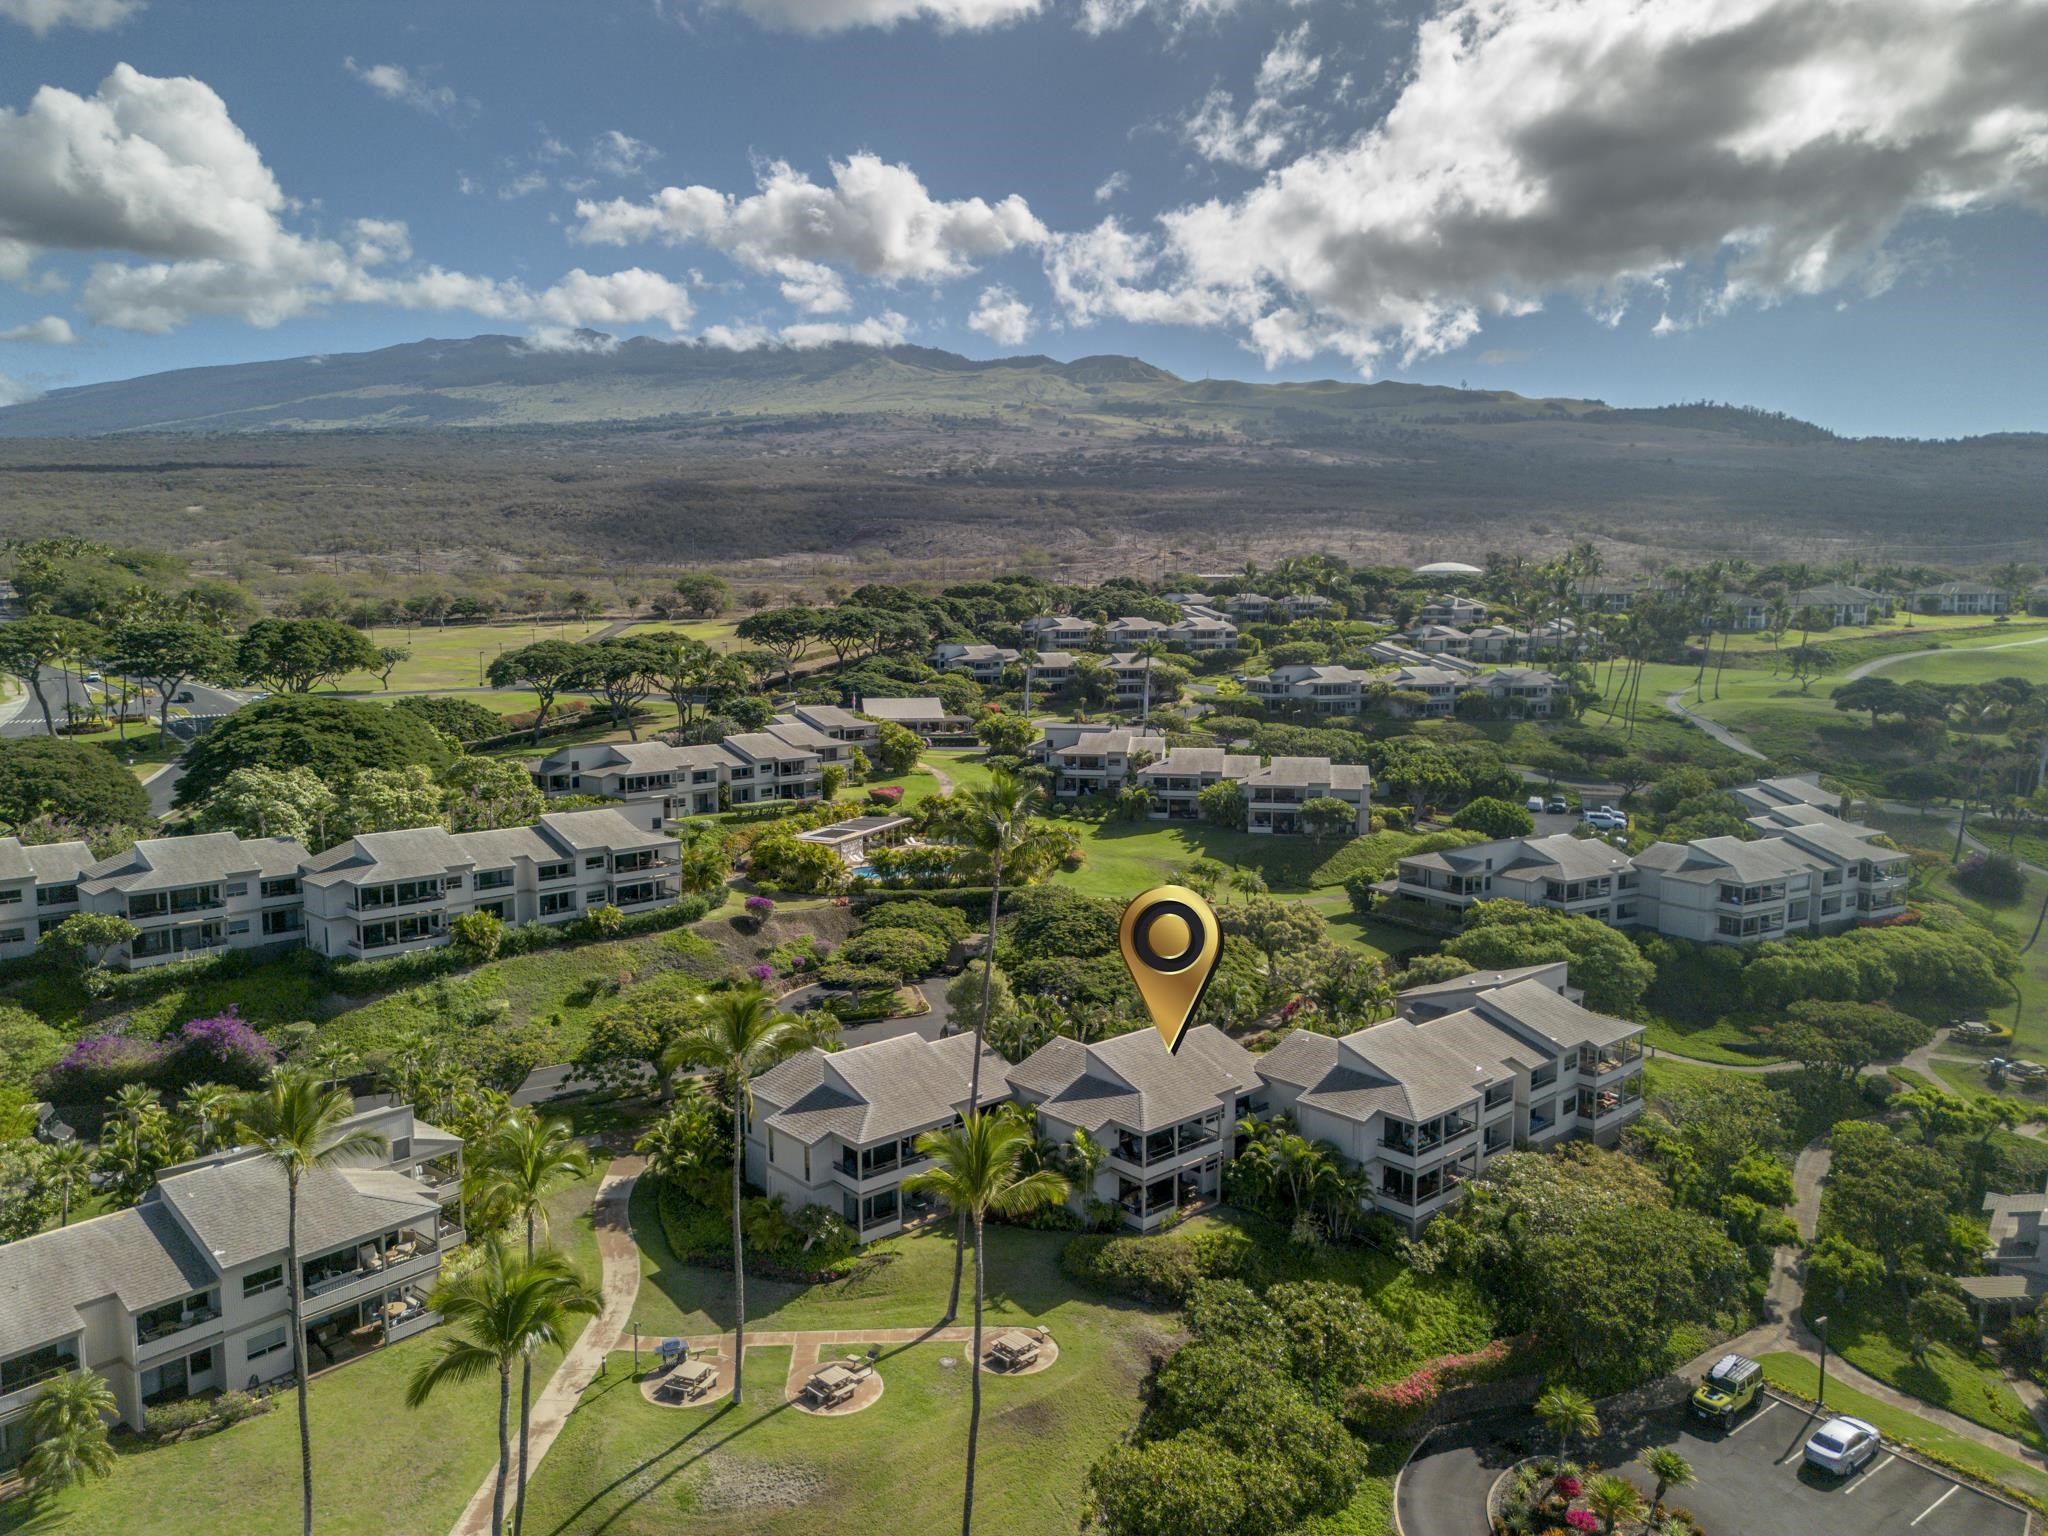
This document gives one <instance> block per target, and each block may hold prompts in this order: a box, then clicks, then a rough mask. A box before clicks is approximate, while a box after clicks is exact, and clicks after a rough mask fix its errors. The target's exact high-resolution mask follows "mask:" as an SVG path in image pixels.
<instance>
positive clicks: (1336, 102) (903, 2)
mask: <svg viewBox="0 0 2048 1536" xmlns="http://www.w3.org/2000/svg"><path fill="white" fill-rule="evenodd" d="M2044 56H2048V0H1853V3H1852V0H1456V3H1448V4H1445V5H1442V6H1427V7H1419V6H1408V7H1405V8H1404V7H1402V6H1400V5H1396V4H1379V3H1374V0H1351V3H1346V0H659V3H655V0H577V3H574V4H565V3H562V0H548V3H539V0H493V3H490V4H483V3H477V0H434V3H428V4H422V3H419V0H413V3H410V4H387V3H382V0H351V3H349V4H347V5H342V6H323V7H314V6H300V5H280V4H277V3H275V0H262V3H255V0H208V3H205V4H195V3H189V0H0V400H4V399H7V398H19V397H21V396H24V395H26V394H29V393H32V392H34V391H36V390H38V389H46V388H55V387H61V386H63V385H65V384H72V383H83V382H90V381H93V380H98V379H105V378H118V377H125V376H128V375H131V374H136V373H143V372H152V371H156V370H160V369H166V368H176V367H185V366H192V365H196V364H205V363H212V362H227V361H240V360H245V359H249V358H256V357H277V356H291V355H296V354H300V353H311V352H326V351H353V350H361V349H365V348H370V347H376V346H381V345H387V344H390V343H394V342H400V341H407V340H413V339H417V338H419V337H421V336H426V335H469V334H476V333H479V332H485V331H509V332H514V333H518V334H524V335H529V336H531V337H532V338H533V339H534V344H535V345H540V346H570V345H590V344H591V343H590V342H589V339H588V337H587V336H586V335H584V334H582V328H585V327H587V328H589V329H592V330H596V331H599V332H603V333H606V334H609V335H614V336H617V335H630V334H648V335H655V336H660V337H663V338H669V339H675V340H677V341H679V342H688V343H690V344H697V345H738V346H760V345H797V346H802V345H815V344H818V343H820V342H823V341H828V340H834V339H842V338H849V339H856V340H884V341H886V340H896V339H902V340H908V341H912V342H916V343H919V344H923V345H929V346H937V347H946V348H951V349H954V350H957V351H961V352H966V353H968V354H970V355H976V356H988V355H992V354H995V353H998V352H1026V351H1029V352H1037V351H1042V352H1046V353H1050V354H1051V355H1053V356H1056V357H1062V358H1071V357H1078V356H1082V355H1085V354H1088V353H1096V352H1124V353H1133V354H1136V355H1138V356H1142V357H1145V358H1147V359H1149V360H1151V361H1153V362H1156V363H1159V364H1160V365H1162V366H1164V367H1167V368H1171V369H1173V370H1174V371H1176V372H1178V373H1181V374H1183V375H1189V376H1201V375H1203V374H1215V375H1228V376H1234V377H1242V378H1316V377H1329V376H1337V377H1359V376H1366V377H1374V378H1405V379H1414V380H1420V381H1425V382H1433V383H1459V382H1461V381H1462V382H1466V383H1469V384H1471V385H1472V386H1474V387H1485V388H1504V389H1513V390H1518V391H1521V392H1523V393H1527V394H1557V395H1572V396H1594V397H1599V398H1602V399H1606V400H1608V401H1611V402H1614V403H1617V404H1619V403H1630V404H1638V403H1660V402H1665V401H1671V400H1684V399H1698V398H1713V399H1725V400H1733V401H1739V402H1742V403H1746V404H1754V405H1758V406H1762V407H1765V408H1769V409H1779V410H1786V411H1790V412H1792V413H1794V414H1797V415H1801V416H1805V417H1808V418H1810V419H1813V420H1817V421H1820V422H1822V423H1824V424H1826V425H1829V426H1832V427H1835V428H1837V429H1838V430H1842V431H1846V432H1856V433H1865V432H1890V433H1901V434H1918V435H1954V434H1960V433H1968V432H1981V431H1994V430H2008V429H2025V430H2041V429H2044V428H2048V374H2044V370H2042V369H2041V368H2040V367H2039V366H2038V360H2039V358H2040V357H2041V356H2042V355H2043V352H2044V344H2048V304H2044V303H2043V301H2042V298H2041V293H2040V290H2041V286H2042V285H2041V277H2040V274H2041V273H2042V271H2043V270H2048V259H2044V258H2048V222H2044V220H2043V218H2042V216H2041V214H2042V210H2043V208H2044V206H2048V169H2044V165H2048V155H2044V153H2043V150H2042V148H2041V144H2042V136H2043V133H2044V129H2043V126H2042V125H2043V124H2044V123H2048V85H2044V83H2043V79H2042V78H2041V76H2042V72H2041V71H2040V70H2038V68H2033V67H2030V66H2029V65H2028V64H2027V60H2029V59H2032V60H2034V61H2038V60H2039V59H2040V58H2041V57H2044Z"/></svg>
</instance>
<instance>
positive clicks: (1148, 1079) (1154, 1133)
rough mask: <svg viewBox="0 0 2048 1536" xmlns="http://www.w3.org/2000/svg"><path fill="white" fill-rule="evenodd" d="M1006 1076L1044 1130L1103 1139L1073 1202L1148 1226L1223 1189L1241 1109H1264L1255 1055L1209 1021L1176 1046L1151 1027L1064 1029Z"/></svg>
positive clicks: (1059, 1137) (1064, 1140)
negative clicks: (1080, 1032)
mask: <svg viewBox="0 0 2048 1536" xmlns="http://www.w3.org/2000/svg"><path fill="white" fill-rule="evenodd" d="M1008 1083H1009V1088H1010V1091H1011V1092H1013V1093H1014V1094H1015V1095H1016V1098H1017V1101H1018V1103H1020V1104H1022V1105H1024V1106H1025V1107H1026V1108H1029V1109H1031V1110H1034V1111H1035V1112H1036V1118H1037V1129H1038V1136H1039V1139H1040V1140H1043V1141H1051V1142H1056V1143H1060V1144H1062V1145H1070V1144H1071V1143H1072V1142H1073V1140H1074V1133H1075V1132H1077V1131H1086V1132H1087V1133H1088V1135H1089V1136H1090V1137H1091V1138H1093V1139H1094V1140H1095V1141H1096V1142H1098V1143H1100V1144H1101V1146H1102V1149H1103V1158H1102V1161H1101V1163H1100V1165H1099V1166H1098V1167H1097V1168H1096V1170H1095V1175H1094V1178H1093V1180H1092V1181H1091V1182H1089V1183H1088V1184H1086V1185H1081V1186H1077V1187H1075V1189H1074V1190H1073V1192H1072V1193H1071V1195H1070V1196H1069V1197H1068V1202H1067V1203H1068V1205H1069V1207H1070V1208H1072V1209H1073V1210H1075V1211H1086V1210H1087V1209H1088V1207H1089V1205H1090V1204H1092V1203H1113V1204H1115V1205H1116V1206H1117V1207H1118V1208H1119V1209H1120V1210H1121V1211H1122V1212H1123V1219H1124V1224H1125V1225H1126V1226H1130V1227H1135V1228H1137V1229H1138V1230H1139V1231H1141V1232H1144V1231H1151V1230H1152V1229H1154V1228H1156V1227H1157V1226H1158V1225H1159V1224H1160V1223H1161V1222H1162V1221H1164V1220H1165V1219H1166V1218H1167V1217H1168V1216H1170V1215H1171V1214H1172V1213H1173V1212H1175V1211H1178V1210H1181V1209H1183V1208H1185V1207H1186V1206H1188V1205H1191V1204H1194V1203H1196V1202H1198V1201H1201V1200H1210V1199H1214V1198H1216V1197H1217V1196H1218V1195H1220V1194H1221V1193H1222V1192H1223V1166H1224V1164H1226V1163H1228V1162H1229V1161H1230V1160H1231V1158H1233V1157H1235V1156H1236V1155H1237V1122H1238V1120H1239V1118H1240V1117H1242V1116H1244V1115H1247V1114H1258V1115H1263V1114H1264V1113H1265V1109H1266V1103H1265V1097H1264V1092H1263V1090H1264V1086H1265V1085H1264V1084H1263V1083H1262V1082H1261V1080H1260V1078H1259V1073H1258V1067H1257V1062H1256V1058H1254V1057H1253V1056H1252V1054H1251V1052H1249V1051H1247V1050H1246V1049H1245V1048H1244V1047H1243V1046H1241V1045H1239V1044H1238V1043H1237V1042H1236V1041H1235V1040H1232V1039H1231V1038H1230V1037H1229V1036H1228V1035H1226V1034H1224V1033H1223V1032H1222V1031H1220V1030H1218V1029H1215V1028H1214V1027H1212V1026H1210V1025H1207V1024H1198V1025H1196V1026H1195V1027H1194V1028H1192V1029H1190V1030H1188V1031H1187V1033H1186V1034H1184V1035H1183V1036H1182V1037H1181V1042H1180V1048H1179V1049H1178V1050H1177V1051H1175V1052H1173V1053H1172V1054H1168V1053H1167V1052H1166V1051H1165V1050H1164V1049H1162V1048H1161V1046H1160V1043H1159V1039H1158V1036H1157V1035H1156V1034H1154V1033H1153V1031H1151V1030H1150V1029H1140V1030H1136V1031H1134V1032H1132V1033H1130V1034H1127V1035H1118V1036H1117V1037H1115V1038H1114V1039H1111V1040H1104V1041H1100V1042H1098V1043H1096V1044H1094V1045H1082V1044H1080V1043H1079V1042H1078V1041H1074V1040H1069V1039H1067V1038H1065V1037H1064V1036H1061V1037H1059V1038H1056V1039H1053V1040H1050V1041H1048V1042H1047V1043H1046V1044H1045V1045H1043V1046H1040V1047H1039V1048H1038V1049H1037V1050H1036V1051H1033V1052H1032V1053H1031V1055H1029V1056H1028V1057H1026V1058H1025V1059H1024V1060H1023V1061H1021V1062H1019V1063H1018V1064H1017V1065H1016V1066H1014V1067H1011V1068H1009V1069H1008Z"/></svg>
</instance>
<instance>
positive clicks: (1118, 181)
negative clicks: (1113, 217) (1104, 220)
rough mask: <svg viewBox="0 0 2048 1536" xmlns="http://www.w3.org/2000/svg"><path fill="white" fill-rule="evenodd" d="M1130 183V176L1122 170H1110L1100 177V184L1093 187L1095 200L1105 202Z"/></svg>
mask: <svg viewBox="0 0 2048 1536" xmlns="http://www.w3.org/2000/svg"><path fill="white" fill-rule="evenodd" d="M1130 184H1131V178H1130V177H1129V176H1127V175H1125V174H1124V173H1123V172H1122V171H1111V172H1110V173H1109V174H1108V175H1107V176H1105V177H1103V178H1102V185H1101V186H1099V187H1097V188H1096V189H1095V201H1097V202H1098V203H1106V202H1108V201H1109V200H1110V199H1111V198H1113V197H1115V196H1116V195H1117V194H1118V193H1120V192H1122V191H1124V190H1125V189H1126V188H1127V187H1129V186H1130Z"/></svg>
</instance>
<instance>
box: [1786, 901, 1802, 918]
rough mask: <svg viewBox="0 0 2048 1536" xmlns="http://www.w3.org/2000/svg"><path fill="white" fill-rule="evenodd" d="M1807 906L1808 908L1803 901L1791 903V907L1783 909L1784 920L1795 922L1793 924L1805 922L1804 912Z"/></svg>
mask: <svg viewBox="0 0 2048 1536" xmlns="http://www.w3.org/2000/svg"><path fill="white" fill-rule="evenodd" d="M1807 906H1808V904H1807V903H1806V902H1803V901H1795V902H1793V903H1792V905H1790V906H1789V907H1787V908H1786V909H1785V916H1786V918H1787V919H1788V920H1789V921H1791V922H1795V923H1803V922H1805V921H1806V910H1807Z"/></svg>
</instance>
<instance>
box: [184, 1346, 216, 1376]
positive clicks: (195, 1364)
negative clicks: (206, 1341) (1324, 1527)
mask: <svg viewBox="0 0 2048 1536" xmlns="http://www.w3.org/2000/svg"><path fill="white" fill-rule="evenodd" d="M185 1369H186V1370H188V1371H190V1372H191V1373H192V1374H193V1375H194V1376H204V1375H205V1374H206V1373H207V1372H208V1371H210V1370H212V1369H213V1349H212V1348H211V1346H209V1347H208V1348H206V1349H195V1350H193V1351H192V1353H191V1354H189V1355H187V1356H186V1357H185Z"/></svg>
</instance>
